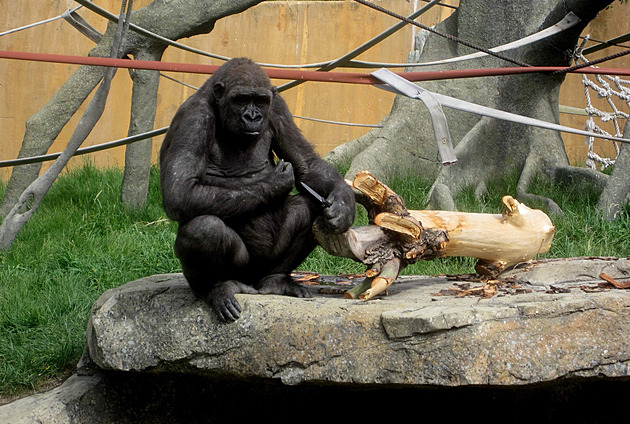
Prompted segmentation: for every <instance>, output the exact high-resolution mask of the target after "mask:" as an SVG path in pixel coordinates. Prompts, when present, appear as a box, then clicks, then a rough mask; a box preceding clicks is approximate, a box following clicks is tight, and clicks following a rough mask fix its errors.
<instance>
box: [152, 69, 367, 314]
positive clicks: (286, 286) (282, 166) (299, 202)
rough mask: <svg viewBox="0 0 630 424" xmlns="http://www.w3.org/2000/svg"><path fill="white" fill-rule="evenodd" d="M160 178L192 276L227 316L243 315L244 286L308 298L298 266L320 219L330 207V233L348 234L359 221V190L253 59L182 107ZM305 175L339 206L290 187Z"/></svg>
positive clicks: (216, 78) (222, 72)
mask: <svg viewBox="0 0 630 424" xmlns="http://www.w3.org/2000/svg"><path fill="white" fill-rule="evenodd" d="M276 157H277V158H279V159H280V160H279V162H278V163H277V164H276V159H275V158H276ZM160 178H161V185H162V195H163V204H164V210H165V211H166V213H167V215H168V216H169V218H171V219H173V220H175V221H177V222H178V223H179V227H178V232H177V239H176V241H175V252H176V254H177V256H178V258H179V260H180V262H181V265H182V270H183V273H184V276H185V277H186V279H187V281H188V283H189V284H190V286H191V288H192V289H193V291H194V292H195V293H196V294H197V295H198V296H199V297H201V298H202V299H204V300H205V301H206V302H207V303H208V304H209V305H211V306H212V308H213V309H214V310H215V311H216V312H217V314H218V316H219V317H220V318H221V319H222V320H225V321H233V320H236V319H238V318H239V317H240V314H241V307H240V305H239V304H238V302H237V301H236V299H235V297H234V295H235V294H236V293H263V294H264V293H269V294H283V295H290V296H297V297H307V296H309V293H308V291H307V290H306V289H304V288H303V287H302V286H300V285H298V284H296V283H294V282H293V281H292V280H291V277H290V276H289V274H290V272H291V271H292V270H293V269H295V268H296V267H297V266H298V265H299V264H300V263H301V262H302V261H303V260H304V259H305V258H306V256H308V254H309V253H310V252H311V251H312V250H313V248H314V247H315V244H316V243H315V240H314V238H313V235H312V233H311V226H312V223H313V221H314V220H315V219H316V218H317V217H318V216H319V215H323V216H324V217H325V218H326V222H327V223H328V226H329V227H330V229H331V231H333V232H343V231H345V230H347V229H348V228H349V227H350V225H351V224H352V221H353V219H354V208H355V204H354V195H353V192H352V190H351V189H350V188H349V187H348V186H347V184H345V182H344V180H343V177H342V176H341V175H340V174H339V172H338V171H337V170H336V169H335V168H334V167H332V166H331V165H330V164H328V163H327V162H325V161H324V160H322V159H321V158H319V156H317V154H316V153H315V151H314V150H313V148H312V146H311V145H310V144H309V143H308V142H307V141H306V140H305V139H304V137H303V136H302V134H301V133H300V130H299V129H298V128H297V126H296V125H295V123H294V122H293V118H292V116H291V114H290V112H289V110H288V108H287V106H286V103H285V102H284V100H283V99H282V98H281V97H280V95H278V94H277V92H276V89H275V87H272V86H271V83H270V81H269V78H268V77H267V75H266V74H265V73H264V71H263V70H262V69H261V68H260V67H259V66H258V65H256V64H254V63H253V62H252V61H250V60H249V59H244V58H240V59H233V60H230V61H229V62H227V63H226V64H225V65H223V66H222V67H220V68H219V69H218V70H217V72H216V73H215V74H214V75H213V76H212V77H211V78H210V79H209V80H208V81H207V82H206V83H205V84H204V85H203V86H202V87H201V88H200V89H199V91H197V92H196V93H195V94H193V95H192V96H191V97H190V98H188V100H186V101H185V102H184V103H183V104H182V105H181V107H180V108H179V109H178V111H177V113H176V114H175V117H174V118H173V121H172V123H171V126H170V128H169V131H168V133H167V134H166V138H165V140H164V143H163V145H162V148H161V150H160ZM300 181H303V182H305V183H306V184H308V185H310V186H311V187H312V188H313V189H315V190H316V191H317V192H318V193H320V194H321V195H323V196H324V197H326V198H327V199H328V200H329V201H330V202H331V203H332V205H331V206H330V207H328V208H325V209H322V206H321V204H320V203H319V202H317V201H315V200H314V199H312V198H311V197H310V196H309V195H308V194H303V193H298V194H295V195H290V194H289V193H290V191H291V190H292V189H293V188H294V187H296V183H297V182H300ZM297 188H298V189H301V188H302V187H301V185H300V184H297Z"/></svg>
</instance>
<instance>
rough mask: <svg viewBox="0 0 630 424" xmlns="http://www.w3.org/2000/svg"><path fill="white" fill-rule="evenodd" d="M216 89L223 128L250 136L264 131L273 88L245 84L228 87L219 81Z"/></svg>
mask: <svg viewBox="0 0 630 424" xmlns="http://www.w3.org/2000/svg"><path fill="white" fill-rule="evenodd" d="M214 90H215V96H216V98H218V99H219V116H220V119H221V125H222V126H223V128H225V129H227V130H229V131H230V132H232V133H233V134H235V135H245V136H248V137H256V136H258V135H260V133H262V132H263V130H264V129H265V126H266V124H267V121H268V117H269V110H270V109H271V103H272V101H273V96H274V90H273V89H269V88H266V87H248V86H243V85H238V86H235V87H231V88H228V87H225V85H223V84H222V83H217V84H215V87H214Z"/></svg>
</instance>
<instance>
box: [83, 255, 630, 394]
mask: <svg viewBox="0 0 630 424" xmlns="http://www.w3.org/2000/svg"><path fill="white" fill-rule="evenodd" d="M628 262H629V261H627V260H625V259H624V260H616V259H615V260H601V259H597V260H594V259H593V260H591V259H581V260H580V261H577V260H572V261H552V262H545V261H543V262H540V263H539V264H537V265H531V266H530V267H528V268H527V269H522V270H515V271H512V272H511V273H507V274H506V276H505V277H504V278H502V279H501V281H498V284H497V285H496V287H498V291H497V292H496V294H494V295H493V296H490V297H487V298H481V297H479V296H475V295H473V294H468V295H464V294H465V292H464V291H462V290H460V291H453V290H449V288H452V287H454V285H457V284H459V286H460V287H462V284H465V285H466V286H475V285H476V286H482V285H483V284H484V282H482V281H478V282H476V281H473V282H470V281H460V282H459V283H458V281H457V279H452V278H448V277H445V276H442V277H418V276H413V277H402V278H399V280H398V281H397V282H396V283H395V284H394V285H393V286H392V287H391V288H390V290H389V295H388V296H385V297H381V298H378V299H376V300H371V301H367V302H365V301H362V300H348V299H344V298H343V296H341V294H339V293H337V294H319V292H320V291H321V289H322V287H321V286H312V290H313V292H314V297H313V298H311V299H296V298H291V297H285V296H261V295H237V298H238V300H239V302H240V303H241V305H242V307H243V314H242V316H241V318H240V319H239V320H238V321H236V322H234V323H230V324H225V323H222V322H219V321H218V320H217V319H216V318H215V316H214V315H213V313H212V311H210V310H209V309H208V307H207V306H206V305H205V304H204V303H203V302H201V301H199V300H198V299H197V298H195V296H194V295H193V294H192V293H191V291H190V290H189V288H188V286H187V284H186V282H185V280H184V279H183V277H182V276H181V275H180V274H174V275H158V276H152V277H149V278H144V279H141V280H138V281H135V282H132V283H129V284H126V285H124V286H122V287H120V288H116V289H113V290H110V291H108V292H106V293H105V294H103V295H102V297H101V298H100V299H99V300H98V301H97V302H96V303H95V305H94V307H93V309H92V314H91V318H90V323H89V326H88V337H87V346H88V352H89V355H90V358H91V360H92V361H94V363H95V364H96V365H97V366H98V367H99V368H100V369H105V370H117V371H150V372H153V373H159V372H175V373H186V374H198V375H204V376H211V377H217V376H231V377H233V378H262V379H279V380H280V381H282V383H284V384H288V385H295V384H301V383H322V382H326V383H334V384H353V385H374V384H376V385H410V386H419V385H430V386H466V385H496V386H515V385H516V386H518V385H526V384H534V383H543V382H550V381H554V380H557V379H565V378H571V377H601V376H607V377H627V376H629V375H630V373H629V371H628V363H629V362H628V361H629V360H630V338H629V337H628V334H630V319H628V318H629V317H630V292H629V291H627V290H620V289H615V288H613V287H612V286H611V288H609V289H606V288H601V287H599V286H598V283H605V281H604V280H602V279H599V278H598V275H599V272H598V271H597V270H598V269H599V270H601V271H608V272H607V273H608V274H609V275H612V276H616V277H618V278H619V277H620V276H621V277H624V276H626V275H627V274H628V273H630V266H629V265H628ZM561 268H562V270H560V269H561ZM594 269H595V271H593V270H594ZM540 270H544V272H542V273H541V272H540ZM585 270H588V272H587V271H585ZM616 270H619V271H616ZM545 273H547V274H548V275H549V276H550V282H551V283H550V284H548V285H545V284H543V282H544V277H542V276H541V275H542V274H545ZM559 275H564V280H562V279H561V278H559V277H558V276H559ZM585 275H586V276H587V277H584V276H585ZM529 276H531V279H532V280H533V281H534V283H535V285H534V284H530V283H529V278H530V277H529ZM585 278H586V279H588V281H584V279H585ZM580 279H581V280H583V281H579V280H580ZM515 284H518V288H514V285H515ZM588 284H590V285H591V286H592V288H591V289H588V288H586V287H583V288H580V285H582V286H586V285H588ZM560 286H563V289H562V290H560V289H559V287H560ZM328 291H330V290H328ZM471 292H472V291H471Z"/></svg>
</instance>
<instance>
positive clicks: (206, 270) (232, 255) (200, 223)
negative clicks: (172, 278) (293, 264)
mask: <svg viewBox="0 0 630 424" xmlns="http://www.w3.org/2000/svg"><path fill="white" fill-rule="evenodd" d="M175 254H176V255H177V257H178V258H179V260H180V262H181V265H182V271H183V273H184V276H185V277H186V280H187V281H188V284H189V285H190V287H191V289H192V290H193V292H194V293H195V294H196V295H197V296H198V297H200V298H201V299H203V300H204V301H205V302H207V303H208V304H209V305H210V306H211V307H212V308H213V309H214V310H215V312H216V313H217V315H218V316H219V318H221V319H222V320H224V321H234V320H236V319H238V317H239V316H240V314H241V306H240V305H239V303H238V302H237V301H236V298H235V297H234V295H235V294H236V293H257V291H256V290H255V289H254V288H253V287H251V286H248V285H246V284H243V283H242V282H240V281H237V280H234V279H233V278H235V277H237V276H238V270H239V269H240V268H242V267H243V266H244V265H246V264H247V262H248V261H249V253H248V252H247V248H246V247H245V244H243V241H242V240H241V238H240V237H239V235H238V234H237V233H236V232H235V231H234V230H232V229H231V228H230V227H228V226H227V225H225V223H224V222H223V221H222V220H221V219H219V218H217V217H215V216H209V215H205V216H199V217H197V218H194V219H192V220H191V221H189V222H187V223H186V224H180V226H179V228H178V231H177V239H176V240H175Z"/></svg>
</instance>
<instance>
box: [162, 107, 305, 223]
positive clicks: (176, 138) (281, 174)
mask: <svg viewBox="0 0 630 424" xmlns="http://www.w3.org/2000/svg"><path fill="white" fill-rule="evenodd" d="M190 100H191V101H189V102H187V104H186V105H185V106H184V107H182V108H180V110H179V111H178V112H177V114H176V115H175V117H174V119H173V122H172V123H171V127H170V129H169V131H168V133H167V135H166V138H165V140H164V143H163V146H162V150H161V151H160V162H161V172H160V178H161V185H162V196H163V204H164V209H165V211H166V214H167V215H168V216H169V218H171V219H173V220H176V221H180V222H185V221H188V220H189V219H191V218H193V217H196V216H200V215H215V216H218V217H220V218H222V219H230V218H235V217H238V216H241V215H246V214H250V213H251V212H253V211H255V210H257V209H258V208H260V207H263V206H266V205H268V204H270V203H273V202H274V201H275V200H276V199H277V198H279V197H280V196H284V195H286V194H287V193H288V192H289V191H290V190H291V188H292V187H293V169H292V167H291V165H290V164H287V163H285V164H283V165H282V166H277V167H276V169H275V170H274V171H272V172H271V173H270V174H269V175H268V176H267V177H266V178H264V179H261V180H258V181H247V182H246V183H245V182H244V178H229V179H228V178H225V179H222V180H221V184H212V182H213V179H216V178H218V177H211V178H208V177H207V176H206V167H207V159H206V158H207V152H208V149H207V143H214V142H215V140H214V114H213V111H212V109H211V107H210V106H209V105H208V104H207V101H203V100H201V101H199V100H197V99H195V98H191V99H190Z"/></svg>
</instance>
